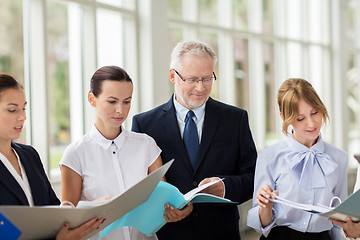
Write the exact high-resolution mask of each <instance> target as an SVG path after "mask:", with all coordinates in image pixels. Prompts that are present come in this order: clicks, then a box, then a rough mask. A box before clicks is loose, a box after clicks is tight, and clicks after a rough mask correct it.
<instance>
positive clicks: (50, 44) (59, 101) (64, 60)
mask: <svg viewBox="0 0 360 240" xmlns="http://www.w3.org/2000/svg"><path fill="white" fill-rule="evenodd" d="M46 13H47V14H46V33H47V35H46V40H47V64H46V68H47V71H46V72H47V91H48V93H47V95H48V101H47V104H48V106H47V107H48V126H49V161H50V163H49V167H50V170H52V169H54V170H55V171H56V170H58V168H59V166H58V164H59V161H60V159H61V157H62V154H63V152H64V150H65V148H66V146H67V145H68V144H70V142H71V137H70V95H69V44H68V39H69V36H68V21H67V20H68V6H67V5H66V4H62V3H58V2H51V1H49V2H48V3H47V4H46Z"/></svg>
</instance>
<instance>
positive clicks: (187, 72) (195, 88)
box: [170, 54, 213, 110]
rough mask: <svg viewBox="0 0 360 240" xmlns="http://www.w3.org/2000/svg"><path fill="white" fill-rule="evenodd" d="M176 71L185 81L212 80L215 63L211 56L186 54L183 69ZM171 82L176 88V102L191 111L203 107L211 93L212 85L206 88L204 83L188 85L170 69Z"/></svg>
mask: <svg viewBox="0 0 360 240" xmlns="http://www.w3.org/2000/svg"><path fill="white" fill-rule="evenodd" d="M175 70H177V71H178V73H179V74H180V75H181V76H182V78H183V79H188V78H197V79H203V78H209V77H210V78H211V77H212V76H213V61H212V59H211V57H210V56H209V55H201V56H196V55H188V54H185V55H184V56H183V58H182V68H181V69H175ZM170 81H171V83H173V84H174V86H175V98H176V100H177V101H178V102H179V103H180V104H181V105H183V106H184V107H186V108H188V109H190V110H192V109H194V108H197V107H200V106H202V105H203V104H204V103H205V102H206V101H207V100H208V98H209V95H210V93H211V88H212V84H210V85H208V86H205V85H204V84H203V82H202V81H200V82H198V83H193V84H187V83H185V82H184V81H183V80H182V79H181V78H180V77H179V75H177V74H176V73H175V72H174V71H173V70H172V69H170Z"/></svg>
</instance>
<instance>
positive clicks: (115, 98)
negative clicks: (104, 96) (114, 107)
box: [108, 96, 132, 101]
mask: <svg viewBox="0 0 360 240" xmlns="http://www.w3.org/2000/svg"><path fill="white" fill-rule="evenodd" d="M109 98H112V99H114V100H119V99H118V98H117V97H111V96H110V97H108V99H109ZM130 99H132V96H130V97H127V98H125V99H124V101H126V100H130Z"/></svg>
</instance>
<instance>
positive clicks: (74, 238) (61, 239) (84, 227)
mask: <svg viewBox="0 0 360 240" xmlns="http://www.w3.org/2000/svg"><path fill="white" fill-rule="evenodd" d="M104 221H105V218H100V219H98V218H93V219H90V220H89V221H87V222H85V223H83V224H81V225H80V226H79V227H77V228H74V229H69V223H64V225H63V227H62V228H61V230H60V231H59V232H58V234H57V235H56V240H79V239H81V238H83V237H85V236H86V235H88V234H89V233H91V232H93V231H95V230H96V229H97V228H99V226H100V224H102V223H103V222H104Z"/></svg>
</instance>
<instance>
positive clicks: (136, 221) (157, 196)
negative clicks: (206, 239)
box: [100, 179, 237, 238]
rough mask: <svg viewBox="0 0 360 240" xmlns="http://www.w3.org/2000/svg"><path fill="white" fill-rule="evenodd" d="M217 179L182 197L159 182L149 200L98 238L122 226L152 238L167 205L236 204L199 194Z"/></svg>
mask: <svg viewBox="0 0 360 240" xmlns="http://www.w3.org/2000/svg"><path fill="white" fill-rule="evenodd" d="M221 180H222V179H219V180H217V181H214V182H209V183H207V184H204V185H201V186H199V187H197V188H195V189H193V190H191V191H190V192H188V193H186V194H185V195H183V194H182V193H181V192H180V191H179V189H178V188H176V187H175V186H174V185H171V184H169V183H166V182H159V184H158V186H157V187H156V189H155V190H154V192H153V193H152V194H151V196H150V198H149V199H148V200H147V201H146V202H145V203H143V204H142V205H140V206H139V207H137V208H135V209H134V210H132V211H131V212H129V213H128V214H126V215H125V216H123V217H122V218H120V219H119V220H117V221H115V222H114V223H113V224H111V225H110V226H108V227H106V228H105V229H104V231H103V232H102V234H101V236H100V238H102V237H104V236H105V235H107V234H109V233H110V232H112V231H114V230H115V229H118V228H120V227H124V226H131V227H134V228H136V229H137V230H139V231H140V232H142V233H144V234H145V235H147V236H149V237H150V236H153V235H154V234H155V233H156V232H157V231H158V230H159V229H160V228H161V227H162V226H164V225H165V224H166V221H165V219H164V217H163V214H164V211H165V208H164V205H165V204H166V203H169V204H170V205H172V206H174V207H175V208H177V209H181V208H183V207H184V206H185V205H186V204H187V203H188V202H190V201H191V200H192V201H193V203H209V202H211V203H222V204H237V203H235V202H232V201H230V200H228V199H225V198H221V197H217V196H214V195H211V194H206V193H200V192H201V191H202V190H204V189H205V188H207V187H209V186H211V185H213V184H215V183H217V182H219V181H221Z"/></svg>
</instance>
